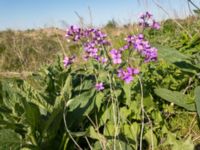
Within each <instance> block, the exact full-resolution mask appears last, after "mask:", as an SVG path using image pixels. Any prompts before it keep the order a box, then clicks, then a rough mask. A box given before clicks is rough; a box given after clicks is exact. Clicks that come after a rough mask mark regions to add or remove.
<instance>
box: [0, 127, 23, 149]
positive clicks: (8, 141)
mask: <svg viewBox="0 0 200 150" xmlns="http://www.w3.org/2000/svg"><path fill="white" fill-rule="evenodd" d="M21 144H22V141H21V137H20V135H19V134H17V133H16V132H14V131H13V130H10V129H3V130H0V150H8V149H9V150H18V149H20V147H21Z"/></svg>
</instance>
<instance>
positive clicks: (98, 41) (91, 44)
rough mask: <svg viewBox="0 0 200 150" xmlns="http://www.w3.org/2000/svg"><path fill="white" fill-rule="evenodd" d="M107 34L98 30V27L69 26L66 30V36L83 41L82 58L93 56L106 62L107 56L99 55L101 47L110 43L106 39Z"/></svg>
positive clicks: (86, 58)
mask: <svg viewBox="0 0 200 150" xmlns="http://www.w3.org/2000/svg"><path fill="white" fill-rule="evenodd" d="M106 37H107V35H106V34H105V33H103V32H102V31H100V30H99V29H93V28H92V29H81V28H78V27H76V26H70V27H69V28H68V29H67V32H66V38H67V39H69V40H70V39H72V40H73V41H75V42H77V41H80V40H82V41H84V44H83V49H84V52H85V53H84V54H83V58H84V60H88V59H89V58H94V59H95V60H97V61H99V62H101V63H106V62H107V58H105V57H102V56H101V52H100V51H102V50H103V47H104V46H106V45H110V43H109V42H108V41H107V40H106Z"/></svg>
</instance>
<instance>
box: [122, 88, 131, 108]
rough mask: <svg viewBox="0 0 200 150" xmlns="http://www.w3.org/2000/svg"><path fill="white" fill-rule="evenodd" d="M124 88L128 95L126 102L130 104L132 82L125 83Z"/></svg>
mask: <svg viewBox="0 0 200 150" xmlns="http://www.w3.org/2000/svg"><path fill="white" fill-rule="evenodd" d="M123 89H124V92H125V95H126V104H127V105H128V106H129V105H130V103H131V84H124V85H123Z"/></svg>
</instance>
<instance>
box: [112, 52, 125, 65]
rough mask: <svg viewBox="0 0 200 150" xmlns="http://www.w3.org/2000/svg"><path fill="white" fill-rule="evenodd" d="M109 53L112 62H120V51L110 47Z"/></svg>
mask: <svg viewBox="0 0 200 150" xmlns="http://www.w3.org/2000/svg"><path fill="white" fill-rule="evenodd" d="M110 55H111V58H112V61H113V63H114V64H121V63H122V59H121V53H120V51H118V50H116V49H112V50H111V51H110Z"/></svg>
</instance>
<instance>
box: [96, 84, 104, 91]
mask: <svg viewBox="0 0 200 150" xmlns="http://www.w3.org/2000/svg"><path fill="white" fill-rule="evenodd" d="M95 88H96V90H97V91H102V90H103V89H104V86H103V83H102V82H100V83H96V85H95Z"/></svg>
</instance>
